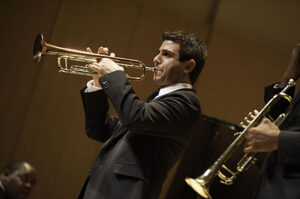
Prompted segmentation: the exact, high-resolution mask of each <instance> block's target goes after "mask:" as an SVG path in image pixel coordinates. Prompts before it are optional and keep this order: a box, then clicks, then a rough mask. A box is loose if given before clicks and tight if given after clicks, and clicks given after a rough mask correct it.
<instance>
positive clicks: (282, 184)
mask: <svg viewBox="0 0 300 199" xmlns="http://www.w3.org/2000/svg"><path fill="white" fill-rule="evenodd" d="M281 90H282V89H273V85H271V86H269V87H266V92H265V96H266V100H269V98H270V97H271V96H273V95H274V94H276V93H278V92H280V91H281ZM299 102H300V93H298V94H297V96H296V97H295V98H294V108H293V112H292V113H291V114H290V115H289V116H288V118H287V119H286V120H285V121H284V123H283V124H282V125H281V126H280V130H281V132H280V134H279V139H278V150H277V151H274V152H271V153H268V154H267V157H266V160H265V163H264V165H263V168H262V173H261V176H260V180H259V185H258V189H257V192H256V194H255V198H257V199H299V198H300V103H299ZM276 108H277V109H280V107H276Z"/></svg>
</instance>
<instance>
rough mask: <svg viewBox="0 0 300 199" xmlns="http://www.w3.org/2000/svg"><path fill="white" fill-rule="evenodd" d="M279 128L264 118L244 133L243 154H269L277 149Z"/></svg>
mask: <svg viewBox="0 0 300 199" xmlns="http://www.w3.org/2000/svg"><path fill="white" fill-rule="evenodd" d="M279 133H280V130H279V128H278V127H277V126H276V125H274V124H273V122H271V120H269V119H267V118H264V119H263V120H262V122H261V123H260V124H259V125H258V126H257V127H253V128H250V129H249V130H248V131H247V133H246V140H247V141H246V146H245V148H244V152H245V153H249V152H270V151H274V150H277V148H278V136H279Z"/></svg>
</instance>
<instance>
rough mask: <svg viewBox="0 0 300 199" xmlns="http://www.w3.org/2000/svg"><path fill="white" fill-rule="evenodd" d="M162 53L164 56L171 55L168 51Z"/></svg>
mask: <svg viewBox="0 0 300 199" xmlns="http://www.w3.org/2000/svg"><path fill="white" fill-rule="evenodd" d="M162 55H163V56H165V57H170V56H171V55H170V54H169V53H167V52H164V53H162Z"/></svg>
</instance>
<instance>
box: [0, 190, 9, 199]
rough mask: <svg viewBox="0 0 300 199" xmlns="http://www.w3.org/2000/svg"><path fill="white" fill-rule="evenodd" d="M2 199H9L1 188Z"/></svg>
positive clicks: (0, 198) (0, 195)
mask: <svg viewBox="0 0 300 199" xmlns="http://www.w3.org/2000/svg"><path fill="white" fill-rule="evenodd" d="M0 199H9V198H8V196H7V195H6V194H5V192H4V191H3V190H2V189H1V187H0Z"/></svg>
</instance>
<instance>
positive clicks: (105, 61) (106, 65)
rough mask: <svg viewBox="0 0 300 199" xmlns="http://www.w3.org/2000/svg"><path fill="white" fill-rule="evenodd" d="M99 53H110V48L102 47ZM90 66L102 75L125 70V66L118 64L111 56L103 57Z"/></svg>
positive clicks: (112, 55) (112, 54)
mask: <svg viewBox="0 0 300 199" xmlns="http://www.w3.org/2000/svg"><path fill="white" fill-rule="evenodd" d="M98 53H100V54H105V55H108V53H109V50H108V48H103V47H100V48H99V49H98ZM110 56H111V57H114V56H115V54H114V53H111V54H110ZM88 67H89V68H90V69H92V70H94V71H96V72H97V73H98V74H99V75H100V76H103V75H106V74H108V73H111V72H114V71H117V70H121V71H124V68H123V67H120V66H119V65H118V64H116V63H115V62H114V61H113V60H111V59H109V58H102V59H101V60H100V61H99V62H98V63H93V64H89V66H88Z"/></svg>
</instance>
